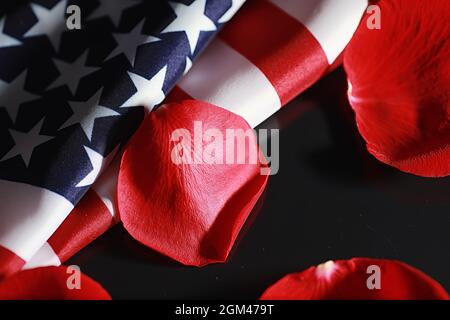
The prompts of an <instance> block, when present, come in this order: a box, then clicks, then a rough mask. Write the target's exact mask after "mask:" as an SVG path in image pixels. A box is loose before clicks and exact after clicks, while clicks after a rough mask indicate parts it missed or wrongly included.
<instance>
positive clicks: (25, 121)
mask: <svg viewBox="0 0 450 320" xmlns="http://www.w3.org/2000/svg"><path fill="white" fill-rule="evenodd" d="M242 2H243V1H222V0H208V1H207V0H195V1H190V2H189V3H186V2H185V1H179V2H177V1H171V2H169V1H163V0H160V1H134V0H129V1H128V0H121V1H119V0H116V1H112V0H101V1H67V0H40V1H37V0H36V1H32V2H25V3H18V4H17V5H16V6H11V5H9V6H8V9H9V11H8V12H6V14H4V15H3V16H1V18H0V121H1V123H2V125H1V128H0V130H1V132H0V135H1V136H2V138H1V139H0V194H1V195H2V201H1V203H0V219H1V223H0V276H1V275H7V274H9V273H11V272H14V271H16V270H18V269H20V267H21V266H22V265H24V264H25V263H26V262H28V261H29V260H30V259H31V258H32V257H33V256H34V255H35V254H36V252H37V251H38V250H39V249H40V248H41V247H42V246H43V245H45V243H46V241H47V240H48V238H49V237H50V236H51V235H52V234H53V233H54V232H55V231H56V229H57V228H58V227H59V226H60V225H61V223H62V222H63V221H64V220H65V219H66V217H67V216H68V214H69V213H70V212H71V211H72V210H73V209H74V207H75V206H76V204H77V203H78V202H79V201H80V200H81V199H82V197H83V196H84V195H85V194H86V192H88V190H89V188H90V187H91V186H92V184H93V183H94V182H95V180H96V178H97V177H98V176H99V174H100V173H101V172H102V171H103V170H104V169H105V168H106V167H107V166H108V164H109V163H110V162H111V160H112V159H113V158H114V156H115V155H116V154H117V151H118V150H119V149H120V147H121V146H122V145H123V144H124V143H125V142H126V141H127V140H128V138H129V137H130V135H131V134H132V133H133V132H134V131H135V130H136V128H137V127H138V125H139V123H140V122H141V121H142V119H143V116H144V114H145V112H146V111H150V110H151V109H152V108H153V107H154V106H155V105H156V104H159V103H160V102H162V101H163V99H164V98H165V95H166V94H167V92H169V90H170V89H171V88H172V87H173V86H174V85H175V83H176V81H177V80H178V79H179V78H180V77H181V76H182V75H183V74H184V73H185V72H186V71H187V70H188V69H189V68H190V66H191V61H192V60H193V59H194V58H195V56H197V55H198V54H199V53H200V52H201V51H202V49H203V48H204V47H205V46H206V45H207V43H208V42H209V40H210V39H211V38H212V36H213V35H214V34H215V33H216V32H217V31H218V29H219V28H220V27H221V26H222V24H223V23H224V22H226V21H227V20H229V18H230V17H231V16H232V15H233V13H234V12H235V11H236V10H237V8H238V7H239V6H240V5H241V4H242ZM69 5H70V6H71V8H72V9H73V8H74V6H76V7H77V8H79V9H80V12H81V17H82V18H83V20H82V21H83V23H82V26H81V29H80V30H77V29H75V30H69V29H68V25H69V24H68V23H67V24H66V22H67V21H66V18H65V14H66V12H69V11H68V10H67V9H68V6H69ZM12 7H13V8H12Z"/></svg>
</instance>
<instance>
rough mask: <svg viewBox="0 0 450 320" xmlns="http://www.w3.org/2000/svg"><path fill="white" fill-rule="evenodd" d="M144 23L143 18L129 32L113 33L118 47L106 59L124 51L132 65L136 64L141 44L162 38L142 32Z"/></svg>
mask: <svg viewBox="0 0 450 320" xmlns="http://www.w3.org/2000/svg"><path fill="white" fill-rule="evenodd" d="M144 23H145V20H142V21H141V22H140V23H139V24H138V25H137V26H135V27H134V28H133V30H131V31H130V32H127V33H113V36H114V38H115V39H116V42H117V47H116V48H115V49H114V51H113V52H111V53H110V54H109V56H108V57H107V58H106V59H105V60H108V59H110V58H112V57H115V56H116V55H118V54H121V53H123V54H125V56H126V57H127V58H128V61H130V63H131V65H132V66H134V61H135V59H136V51H137V49H138V47H139V46H141V45H143V44H145V43H150V42H155V41H159V40H161V39H159V38H156V37H152V36H148V35H145V34H142V28H143V27H144Z"/></svg>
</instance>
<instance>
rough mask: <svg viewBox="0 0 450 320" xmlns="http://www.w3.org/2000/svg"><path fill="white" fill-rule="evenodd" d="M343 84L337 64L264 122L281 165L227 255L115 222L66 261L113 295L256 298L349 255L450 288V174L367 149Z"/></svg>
mask: <svg viewBox="0 0 450 320" xmlns="http://www.w3.org/2000/svg"><path fill="white" fill-rule="evenodd" d="M345 91H346V87H345V75H344V74H343V71H342V70H341V69H338V70H337V71H335V72H334V73H333V74H331V75H330V76H328V77H326V78H325V79H323V80H322V81H321V82H319V83H318V84H317V85H315V86H314V87H313V88H311V89H310V90H309V91H308V92H306V93H305V94H303V95H302V96H301V97H300V98H297V99H296V100H295V101H293V102H291V103H290V104H289V105H288V106H286V107H285V108H284V109H282V110H281V111H280V112H278V113H277V114H276V115H275V116H273V117H272V118H270V119H269V120H268V121H266V122H265V123H263V124H262V125H261V126H260V128H279V129H280V170H279V172H278V174H277V175H275V176H271V177H270V179H269V185H268V188H267V189H266V191H265V193H264V194H263V197H262V198H261V200H260V201H259V203H258V205H257V206H256V208H255V209H254V210H253V213H252V215H251V217H250V218H249V221H248V222H247V224H246V226H245V228H244V230H243V231H242V232H241V234H240V237H239V239H238V241H237V242H236V244H235V246H234V249H233V251H232V253H231V255H230V257H229V259H228V261H227V263H225V264H216V265H211V266H207V267H204V268H200V269H199V268H193V267H185V266H183V265H180V264H179V263H177V262H175V261H172V260H170V259H169V258H166V257H164V256H162V255H160V254H158V253H156V252H154V251H152V250H150V249H148V248H146V247H144V246H143V245H141V244H139V243H138V242H136V241H134V240H133V239H132V238H131V237H130V236H129V235H128V234H127V232H126V231H125V230H124V229H123V228H122V226H116V227H114V228H113V229H112V230H110V231H108V232H107V233H106V234H105V235H103V236H102V237H101V238H100V239H98V240H97V241H95V242H94V243H93V244H91V245H90V246H89V247H88V248H86V249H84V250H82V251H81V252H80V253H79V254H77V255H76V256H75V257H74V258H72V259H71V260H70V261H69V262H68V264H77V265H79V266H80V267H81V270H82V271H83V272H84V273H86V274H88V275H90V276H91V277H93V278H94V279H96V280H97V281H99V282H100V283H101V284H102V285H103V286H104V287H105V288H106V289H107V290H108V291H109V292H110V293H111V295H112V297H113V298H116V299H122V298H145V299H146V298H149V299H165V298H183V299H187V298H192V299H196V298H198V299H215V298H222V299H241V298H242V299H257V298H258V297H259V296H260V295H261V293H262V292H263V291H264V289H265V288H266V287H267V286H269V285H270V284H272V283H273V282H275V281H276V280H278V279H279V278H281V277H282V276H284V275H285V274H287V273H290V272H298V271H302V270H304V269H306V268H308V267H310V266H312V265H316V264H319V263H322V262H325V261H327V260H330V259H333V260H338V259H349V258H352V257H374V258H386V259H397V260H401V261H404V262H406V263H409V264H411V265H413V266H415V267H417V268H419V269H421V270H422V271H424V272H425V273H427V274H429V275H430V276H432V277H433V278H434V279H436V280H437V281H439V282H440V283H441V284H442V285H443V286H444V287H445V288H446V289H447V291H449V290H450V272H449V271H450V254H449V252H450V194H449V191H450V179H449V178H446V179H426V178H420V177H416V176H413V175H409V174H405V173H402V172H400V171H398V170H396V169H394V168H391V167H389V166H387V165H384V164H383V163H380V162H379V161H377V160H376V159H375V158H373V157H372V156H371V155H370V154H368V152H367V151H366V149H365V145H364V141H362V139H361V138H360V136H359V134H358V133H357V131H356V128H355V123H354V116H353V112H352V110H351V108H350V107H349V106H348V105H346V102H345ZM393 125H395V124H393Z"/></svg>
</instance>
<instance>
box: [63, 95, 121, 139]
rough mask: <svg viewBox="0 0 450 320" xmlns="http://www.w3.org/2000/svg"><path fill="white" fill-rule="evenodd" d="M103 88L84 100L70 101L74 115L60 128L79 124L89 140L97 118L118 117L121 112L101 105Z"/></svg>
mask: <svg viewBox="0 0 450 320" xmlns="http://www.w3.org/2000/svg"><path fill="white" fill-rule="evenodd" d="M101 95H102V89H100V90H99V91H98V92H97V93H96V94H95V95H93V96H92V97H91V98H90V99H88V100H87V101H84V102H75V101H69V104H70V107H71V108H72V111H73V115H72V116H71V117H70V118H69V119H67V121H66V122H64V124H63V125H62V126H61V127H60V129H64V128H67V127H69V126H72V125H74V124H79V125H80V126H81V129H83V131H84V133H85V134H86V137H87V138H88V139H89V141H91V140H92V133H93V132H94V124H95V120H97V119H99V118H105V117H117V116H120V113H118V112H116V111H114V110H112V109H109V108H106V107H103V106H101V105H99V102H100V97H101Z"/></svg>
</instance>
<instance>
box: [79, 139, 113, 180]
mask: <svg viewBox="0 0 450 320" xmlns="http://www.w3.org/2000/svg"><path fill="white" fill-rule="evenodd" d="M118 149H119V146H116V147H115V148H114V150H113V151H111V152H110V153H109V155H108V156H106V157H103V156H102V155H101V154H100V153H98V152H97V151H95V150H92V149H91V148H89V147H87V146H84V150H85V151H86V153H87V155H88V157H89V161H90V162H91V165H92V170H91V171H90V172H89V173H88V174H87V175H86V176H85V177H84V178H83V180H81V181H80V182H79V183H78V184H77V185H76V186H77V187H87V186H90V185H92V184H93V183H94V182H95V180H96V179H97V177H98V176H99V175H100V173H101V172H102V171H103V169H104V168H106V167H107V166H108V164H109V163H110V162H111V160H112V158H114V156H115V155H116V152H117V150H118Z"/></svg>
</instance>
